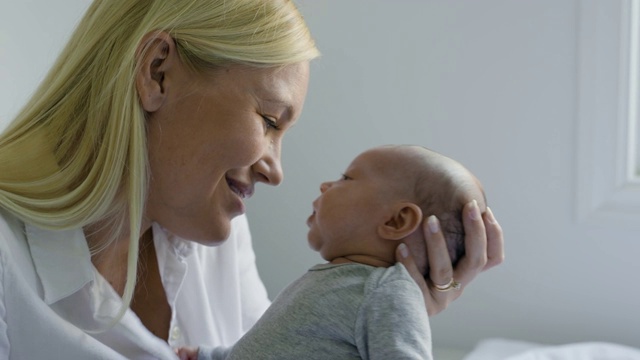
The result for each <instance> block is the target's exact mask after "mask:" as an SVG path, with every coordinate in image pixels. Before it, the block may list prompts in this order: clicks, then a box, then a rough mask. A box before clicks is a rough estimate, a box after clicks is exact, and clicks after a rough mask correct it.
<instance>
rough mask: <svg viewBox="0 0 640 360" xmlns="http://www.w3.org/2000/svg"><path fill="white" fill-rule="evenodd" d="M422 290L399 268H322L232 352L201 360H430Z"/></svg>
mask: <svg viewBox="0 0 640 360" xmlns="http://www.w3.org/2000/svg"><path fill="white" fill-rule="evenodd" d="M432 358H433V356H432V354H431V330H430V327H429V317H428V315H427V312H426V309H425V305H424V300H423V297H422V293H421V291H420V288H419V287H418V286H417V285H416V283H415V282H414V281H413V279H412V278H411V276H410V275H409V273H408V272H407V270H406V268H405V267H404V266H403V265H402V264H396V265H394V266H392V267H389V268H380V267H373V266H368V265H362V264H353V263H349V264H339V265H333V264H321V265H316V266H314V267H312V268H311V269H309V271H308V272H307V273H306V274H305V275H303V276H302V277H301V278H299V279H297V280H296V281H294V282H293V283H292V284H291V285H289V286H288V287H287V288H286V289H285V290H283V291H282V293H280V295H278V297H277V298H276V300H275V301H274V302H273V304H272V305H271V307H270V308H269V309H268V310H267V311H266V312H265V314H264V315H263V316H262V318H260V320H259V321H258V322H257V323H256V324H255V325H254V327H253V328H251V330H249V332H248V333H247V334H245V336H243V337H242V338H241V339H240V340H239V341H238V342H237V343H236V344H235V345H234V346H233V347H231V348H226V349H223V348H204V347H202V348H200V352H199V355H198V359H215V360H217V359H228V360H263V359H264V360H267V359H274V360H275V359H278V360H286V359H292V360H293V359H295V360H300V359H309V360H314V359H385V360H389V359H393V360H400V359H420V360H431V359H432Z"/></svg>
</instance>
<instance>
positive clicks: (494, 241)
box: [483, 207, 504, 270]
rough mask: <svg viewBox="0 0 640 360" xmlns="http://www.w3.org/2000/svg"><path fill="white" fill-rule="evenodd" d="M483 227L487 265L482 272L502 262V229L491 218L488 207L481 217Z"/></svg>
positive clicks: (491, 213)
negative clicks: (485, 233) (485, 238)
mask: <svg viewBox="0 0 640 360" xmlns="http://www.w3.org/2000/svg"><path fill="white" fill-rule="evenodd" d="M483 218H484V226H485V227H486V229H487V264H486V265H485V266H484V269H483V270H488V269H490V268H492V267H494V266H496V265H500V264H501V263H502V262H503V261H504V235H503V233H502V227H500V224H498V222H497V221H496V218H495V217H494V216H493V212H492V211H491V209H490V208H489V207H487V211H486V212H485V213H484V215H483Z"/></svg>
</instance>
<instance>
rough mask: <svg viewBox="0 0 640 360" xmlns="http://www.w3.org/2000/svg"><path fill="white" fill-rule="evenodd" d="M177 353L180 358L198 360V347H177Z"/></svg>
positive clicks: (182, 359)
mask: <svg viewBox="0 0 640 360" xmlns="http://www.w3.org/2000/svg"><path fill="white" fill-rule="evenodd" d="M176 355H178V358H179V359H180V360H198V348H193V347H181V348H178V349H176Z"/></svg>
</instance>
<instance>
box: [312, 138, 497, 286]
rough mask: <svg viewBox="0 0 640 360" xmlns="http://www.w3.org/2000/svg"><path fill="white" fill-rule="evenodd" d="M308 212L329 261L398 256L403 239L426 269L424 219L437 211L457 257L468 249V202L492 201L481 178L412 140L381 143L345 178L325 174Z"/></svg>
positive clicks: (380, 261)
mask: <svg viewBox="0 0 640 360" xmlns="http://www.w3.org/2000/svg"><path fill="white" fill-rule="evenodd" d="M320 190H321V195H320V196H319V197H318V198H317V199H316V200H315V201H314V203H313V209H314V212H313V214H312V215H311V216H310V217H309V220H308V221H307V224H308V225H309V235H308V238H309V244H310V245H311V247H312V248H313V249H315V250H316V251H319V252H320V254H321V255H322V257H323V258H324V259H326V260H328V261H332V262H335V261H345V260H346V261H355V262H363V263H368V264H370V265H375V266H389V265H392V264H393V263H395V248H396V247H397V245H398V241H402V242H404V243H405V244H407V246H408V247H409V249H410V250H411V253H412V254H413V256H414V257H415V259H416V263H417V264H418V267H419V268H420V270H421V271H422V272H423V273H424V274H426V273H427V271H428V261H427V255H426V248H425V244H424V237H423V234H422V227H421V226H420V225H421V224H422V222H423V221H424V219H425V218H426V217H428V216H430V215H436V216H437V217H438V219H439V220H440V225H441V228H442V231H443V234H444V235H445V238H446V241H447V246H448V249H449V254H450V257H451V261H452V262H453V263H454V265H455V263H456V262H457V261H458V259H459V258H460V257H462V255H463V254H464V227H463V226H462V216H461V214H462V208H463V207H464V205H465V204H466V203H468V202H469V201H471V200H474V199H475V200H476V201H477V202H478V206H479V207H480V210H481V211H484V210H485V208H486V201H485V197H484V192H483V190H482V185H481V184H480V182H479V181H478V180H477V179H476V177H475V176H473V174H471V173H470V172H469V171H468V170H467V169H466V168H464V167H463V166H462V165H460V164H459V163H458V162H456V161H454V160H452V159H450V158H448V157H446V156H443V155H441V154H438V153H436V152H434V151H431V150H428V149H426V148H424V147H420V146H413V145H389V146H381V147H376V148H373V149H370V150H367V151H365V152H363V153H362V154H360V155H358V156H357V157H356V158H355V159H354V160H353V161H352V162H351V164H350V165H349V167H348V168H347V171H346V172H345V174H344V175H343V177H342V178H341V179H340V180H337V181H331V182H325V183H323V184H322V185H321V187H320Z"/></svg>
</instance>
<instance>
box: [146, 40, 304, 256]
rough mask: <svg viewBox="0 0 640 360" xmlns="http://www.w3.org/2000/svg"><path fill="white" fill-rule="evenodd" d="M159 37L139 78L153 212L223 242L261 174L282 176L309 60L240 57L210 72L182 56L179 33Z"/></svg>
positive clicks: (149, 216)
mask: <svg viewBox="0 0 640 360" xmlns="http://www.w3.org/2000/svg"><path fill="white" fill-rule="evenodd" d="M154 46H155V48H156V49H157V51H155V52H152V54H151V55H154V54H155V58H153V59H154V60H150V61H147V62H146V63H147V64H150V65H149V66H148V69H149V72H148V73H144V74H142V76H141V77H140V79H139V82H138V83H139V84H140V85H139V89H140V93H141V99H143V100H142V104H143V106H144V108H145V110H146V111H147V118H148V126H149V130H148V134H149V135H148V148H149V163H150V170H151V171H150V172H151V179H150V191H149V197H148V200H147V204H146V205H147V206H146V213H145V220H147V222H149V223H151V222H154V221H155V222H158V223H160V224H162V226H163V227H165V228H166V229H167V230H168V231H170V232H172V233H174V234H176V235H178V236H180V237H183V238H186V239H190V240H194V241H197V242H199V243H202V244H205V245H215V244H216V243H219V242H222V241H224V240H225V239H226V238H227V237H228V235H229V232H230V221H231V219H232V218H234V217H235V216H238V215H240V214H242V213H244V211H245V207H244V202H243V200H244V199H245V198H248V197H250V196H251V194H252V193H253V191H254V186H255V184H256V183H257V182H263V183H266V184H269V185H278V184H279V183H280V182H281V181H282V178H283V172H282V167H281V164H280V153H281V144H282V138H283V136H284V134H285V132H286V131H287V129H289V127H290V126H291V125H293V123H294V122H295V121H296V119H297V118H298V116H299V115H300V113H301V111H302V106H303V103H304V99H305V96H306V92H307V86H308V81H309V66H308V63H301V64H296V65H289V66H285V67H279V68H267V69H261V68H252V67H247V66H241V65H232V66H229V67H226V68H223V69H217V70H215V71H213V72H212V73H211V74H204V76H203V74H198V73H195V72H193V71H191V70H190V69H188V68H186V67H185V66H184V64H182V62H181V61H180V59H179V57H178V56H177V55H176V52H175V44H174V43H173V40H171V39H166V40H165V41H161V40H158V41H156V44H154ZM164 54H166V58H165V59H164V60H163V61H162V62H161V63H159V64H157V59H158V57H159V56H160V57H161V56H165V55H164ZM154 61H156V62H154Z"/></svg>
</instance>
